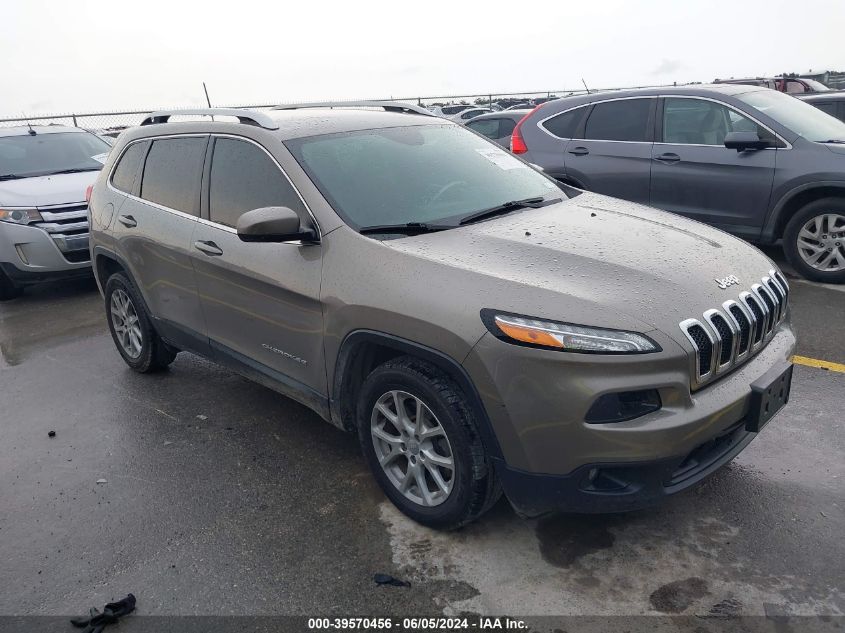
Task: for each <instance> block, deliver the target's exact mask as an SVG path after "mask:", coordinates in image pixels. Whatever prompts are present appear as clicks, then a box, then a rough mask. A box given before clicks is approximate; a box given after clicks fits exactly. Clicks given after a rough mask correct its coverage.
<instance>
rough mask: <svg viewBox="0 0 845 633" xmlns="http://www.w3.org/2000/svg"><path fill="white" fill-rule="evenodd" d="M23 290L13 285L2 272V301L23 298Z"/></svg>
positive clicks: (0, 282) (0, 279) (0, 272)
mask: <svg viewBox="0 0 845 633" xmlns="http://www.w3.org/2000/svg"><path fill="white" fill-rule="evenodd" d="M22 293H23V290H22V289H21V288H19V287H18V286H16V285H15V284H13V283H12V280H11V279H9V277H8V276H6V273H4V272H3V271H2V270H0V301H7V300H9V299H14V298H15V297H19V296H21V294H22Z"/></svg>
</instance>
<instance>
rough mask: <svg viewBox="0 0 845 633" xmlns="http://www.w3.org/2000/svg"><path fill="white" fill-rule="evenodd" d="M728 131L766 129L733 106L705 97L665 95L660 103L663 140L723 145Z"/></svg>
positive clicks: (762, 132) (762, 133)
mask: <svg viewBox="0 0 845 633" xmlns="http://www.w3.org/2000/svg"><path fill="white" fill-rule="evenodd" d="M730 132H755V133H756V134H757V135H758V136H759V137H760V138H764V137H766V136H771V135H770V134H768V132H767V131H766V130H765V129H764V128H762V127H760V126H759V125H757V124H756V123H754V121H752V120H751V119H748V118H746V117H744V116H742V115H741V114H739V113H738V112H737V111H736V110H731V109H730V108H728V107H727V106H725V105H722V104H721V103H716V102H715V101H707V100H705V99H682V98H677V97H667V98H666V100H665V101H664V105H663V142H664V143H672V144H680V145H724V143H725V136H727V135H728V133H730Z"/></svg>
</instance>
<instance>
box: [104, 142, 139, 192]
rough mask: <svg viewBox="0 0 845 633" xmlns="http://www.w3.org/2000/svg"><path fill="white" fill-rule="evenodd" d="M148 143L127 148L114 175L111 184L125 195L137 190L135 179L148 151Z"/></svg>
mask: <svg viewBox="0 0 845 633" xmlns="http://www.w3.org/2000/svg"><path fill="white" fill-rule="evenodd" d="M147 145H148V143H146V142H141V143H133V144H132V145H130V146H129V147H127V148H126V151H125V152H123V156H121V157H120V161H119V162H118V163H117V167H115V169H114V173H112V177H111V184H112V186H113V187H114V188H115V189H118V190H119V191H122V192H124V193H132V192H133V191H134V189H135V179H136V178H137V177H138V172H139V171H140V168H141V161H142V160H143V159H144V153H145V152H146V151H147Z"/></svg>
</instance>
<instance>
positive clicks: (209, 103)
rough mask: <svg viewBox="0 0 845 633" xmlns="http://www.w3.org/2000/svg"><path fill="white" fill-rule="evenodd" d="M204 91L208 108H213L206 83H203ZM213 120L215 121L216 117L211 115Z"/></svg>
mask: <svg viewBox="0 0 845 633" xmlns="http://www.w3.org/2000/svg"><path fill="white" fill-rule="evenodd" d="M202 89H203V91H204V92H205V102H206V103H207V104H208V107H209V108H211V99H209V98H208V88H206V86H205V82H202ZM211 120H212V121H213V120H214V115H213V114H212V115H211Z"/></svg>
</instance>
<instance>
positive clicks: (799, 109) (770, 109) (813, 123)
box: [738, 90, 845, 143]
mask: <svg viewBox="0 0 845 633" xmlns="http://www.w3.org/2000/svg"><path fill="white" fill-rule="evenodd" d="M738 98H739V100H740V101H742V102H743V103H745V104H747V105H750V106H751V107H753V108H755V109H757V110H759V111H760V112H762V113H763V114H765V115H767V116H769V117H771V118H772V119H774V120H775V121H777V122H778V123H780V124H781V125H782V126H784V127H785V128H788V129H790V130H792V131H793V132H795V133H796V134H800V135H801V136H803V137H804V138H805V139H807V140H808V141H814V142H816V143H826V142H831V141H834V142H845V123H843V122H842V121H838V120H837V119H834V118H833V117H832V116H829V115H827V114H825V113H824V112H822V111H821V110H818V109H817V108H814V107H813V106H811V105H810V104H808V103H805V102H804V101H801V100H800V99H796V98H795V97H790V96H789V95H786V94H783V93H782V92H775V91H774V90H759V91H758V90H755V91H754V92H747V93H745V94H742V95H739V96H738Z"/></svg>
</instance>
